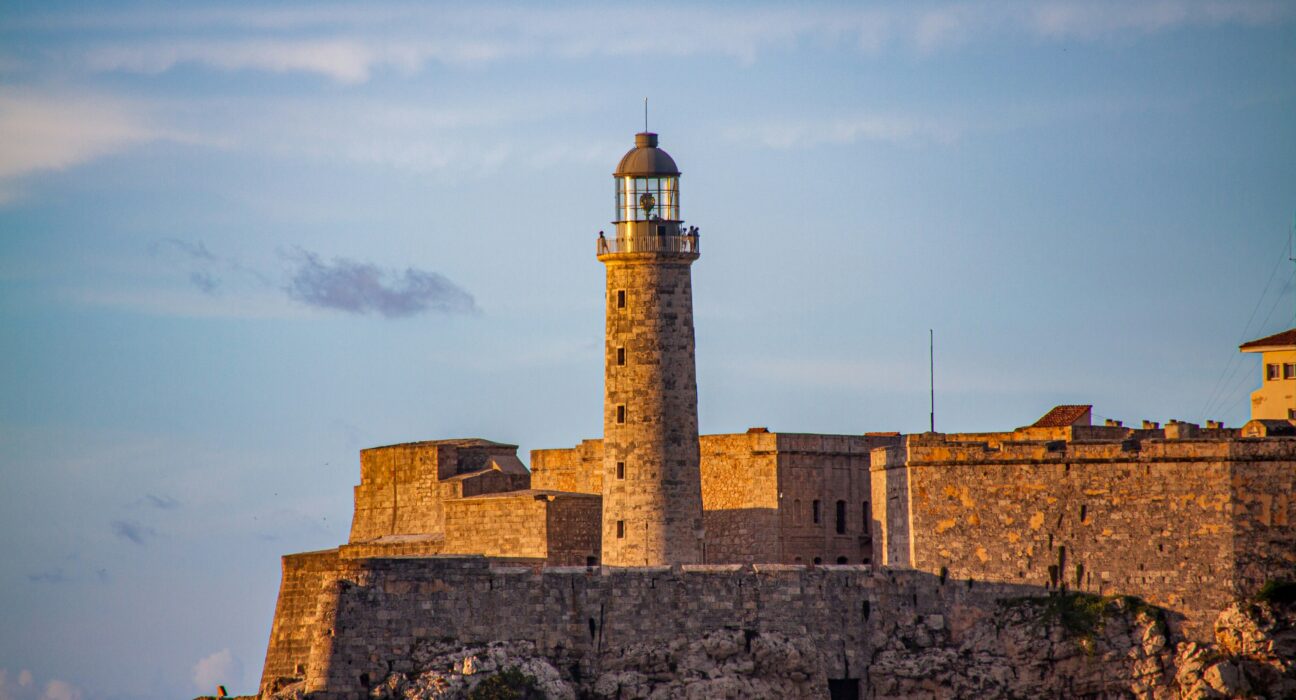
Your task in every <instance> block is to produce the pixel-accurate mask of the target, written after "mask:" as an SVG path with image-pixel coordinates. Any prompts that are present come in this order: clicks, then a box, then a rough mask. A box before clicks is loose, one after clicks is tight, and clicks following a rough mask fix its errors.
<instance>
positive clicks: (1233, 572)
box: [873, 436, 1296, 639]
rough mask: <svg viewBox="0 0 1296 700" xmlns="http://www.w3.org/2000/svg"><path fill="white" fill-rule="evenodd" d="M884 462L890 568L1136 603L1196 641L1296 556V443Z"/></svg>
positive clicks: (935, 451) (1018, 447)
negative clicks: (1161, 612) (1121, 597)
mask: <svg viewBox="0 0 1296 700" xmlns="http://www.w3.org/2000/svg"><path fill="white" fill-rule="evenodd" d="M967 438H968V436H960V439H958V440H944V439H942V438H941V437H940V436H936V437H931V436H911V437H910V438H909V439H908V440H907V444H906V447H905V448H898V449H897V448H893V449H883V450H877V451H875V453H874V460H873V462H874V467H873V468H874V470H875V471H874V477H875V478H874V492H875V496H874V498H875V502H876V499H878V498H885V499H886V501H885V503H883V504H880V505H879V506H878V507H875V508H874V514H875V520H877V521H878V525H879V526H881V527H882V529H884V530H885V532H884V533H883V537H881V538H880V540H879V542H878V547H877V549H878V557H879V560H880V561H881V562H884V563H886V564H888V565H890V566H912V567H914V568H916V569H919V570H922V571H926V572H929V573H932V574H937V575H942V576H947V577H950V578H953V579H958V580H965V579H975V580H977V581H1003V582H1012V583H1020V584H1024V585H1030V586H1041V587H1044V588H1047V589H1059V588H1067V589H1070V590H1078V591H1086V592H1093V593H1098V594H1110V593H1119V594H1128V595H1136V596H1140V597H1142V598H1144V599H1146V600H1147V601H1149V602H1151V603H1153V604H1156V605H1160V606H1163V607H1165V608H1167V609H1169V610H1171V611H1173V612H1174V613H1175V614H1176V616H1177V618H1175V619H1172V624H1175V625H1177V624H1178V623H1180V622H1181V623H1182V624H1183V632H1184V633H1185V634H1186V635H1188V636H1189V637H1192V638H1199V639H1200V638H1206V637H1208V636H1209V634H1210V629H1209V625H1210V623H1211V621H1212V620H1213V619H1214V615H1215V613H1217V612H1218V611H1219V610H1220V609H1222V608H1223V607H1224V606H1225V605H1226V604H1227V603H1228V602H1229V601H1231V600H1232V599H1233V598H1234V597H1235V596H1238V595H1246V594H1248V593H1250V592H1254V590H1255V589H1256V588H1257V587H1258V586H1259V585H1261V584H1263V583H1264V582H1265V581H1267V580H1271V579H1273V578H1279V577H1282V576H1290V575H1291V573H1290V572H1291V571H1292V565H1293V559H1294V558H1296V553H1294V552H1296V548H1294V545H1296V542H1294V539H1296V531H1294V530H1293V528H1292V526H1291V525H1290V523H1291V522H1292V521H1293V518H1296V513H1293V511H1292V509H1293V507H1294V505H1296V504H1294V503H1293V499H1292V498H1291V497H1290V494H1291V493H1292V492H1293V489H1294V488H1296V440H1281V439H1277V440H1275V439H1270V440H1263V441H1262V440H1236V439H1223V440H1221V439H1214V440H1141V441H1138V440H1124V441H1121V442H1093V443H1086V442H1063V441H1050V442H1003V443H1000V444H998V445H992V444H989V443H988V442H986V443H978V442H976V441H972V440H969V439H967Z"/></svg>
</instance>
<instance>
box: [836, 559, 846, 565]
mask: <svg viewBox="0 0 1296 700" xmlns="http://www.w3.org/2000/svg"><path fill="white" fill-rule="evenodd" d="M837 563H838V564H845V563H846V557H837Z"/></svg>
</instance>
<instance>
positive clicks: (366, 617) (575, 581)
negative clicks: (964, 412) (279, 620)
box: [266, 558, 1042, 698]
mask: <svg viewBox="0 0 1296 700" xmlns="http://www.w3.org/2000/svg"><path fill="white" fill-rule="evenodd" d="M1040 593H1042V591H1041V590H1040V589H1038V588H1034V589H1032V588H1029V587H1018V586H1011V585H998V586H994V585H991V586H981V585H977V586H974V587H969V586H965V585H962V584H958V585H954V584H949V585H946V584H945V583H944V582H941V581H939V580H937V579H936V578H935V577H932V576H927V575H925V574H921V573H918V572H887V573H885V574H880V575H875V574H874V573H873V572H871V571H870V570H869V569H868V568H867V567H819V568H805V567H798V566H783V565H758V566H755V567H750V566H748V567H740V566H737V565H731V566H689V567H682V568H681V567H676V568H673V569H672V568H666V567H660V568H625V569H621V568H618V569H613V568H592V569H585V568H579V569H577V568H568V569H546V570H544V571H543V572H541V573H534V572H532V571H530V570H527V569H498V568H496V569H492V568H490V567H489V566H488V565H487V563H486V561H485V560H483V559H481V558H457V559H456V558H415V559H400V558H397V559H364V560H350V561H342V562H340V563H339V566H338V569H337V572H336V574H335V577H334V579H333V580H331V581H329V582H327V583H326V584H325V585H324V586H323V587H322V588H321V589H320V590H319V591H318V603H319V606H318V611H317V613H316V615H315V616H314V617H313V618H311V620H310V621H309V622H308V623H306V624H309V625H310V626H312V627H313V633H314V634H313V644H311V646H310V650H309V652H308V654H307V657H306V659H305V660H304V662H303V661H300V660H297V659H285V660H284V661H283V662H281V663H283V664H287V665H288V666H291V665H292V664H293V663H304V665H305V666H306V673H305V679H306V690H307V691H315V692H320V693H322V695H320V696H316V697H323V698H353V697H354V698H359V697H363V696H364V694H365V692H366V691H367V686H369V685H371V684H374V683H376V682H378V681H379V680H381V679H382V678H384V677H386V676H387V675H388V674H390V673H393V672H395V673H403V672H410V671H414V670H416V669H415V666H414V664H415V659H416V658H417V656H418V654H417V653H416V651H417V650H418V649H419V648H420V647H421V645H429V644H434V643H438V642H444V640H446V639H451V640H454V642H455V643H457V644H461V645H473V644H486V643H490V642H511V641H526V642H530V643H533V644H534V645H535V647H536V650H537V652H538V653H540V654H542V655H544V656H546V657H549V658H551V659H556V660H561V662H562V668H563V670H564V672H566V673H569V674H570V675H571V676H573V677H578V678H579V677H585V678H593V677H596V676H598V675H599V670H600V663H601V659H602V658H604V657H605V656H607V655H609V654H613V655H615V654H616V653H619V651H620V650H625V649H628V648H632V647H634V646H635V645H648V646H650V647H654V648H659V649H666V648H668V647H669V646H670V645H671V644H672V643H676V642H678V640H681V639H683V640H697V639H701V638H703V637H705V636H706V635H708V634H711V633H714V632H721V631H725V630H733V631H742V633H744V634H746V635H748V638H749V639H750V638H751V637H754V636H756V635H758V634H768V633H775V634H780V635H784V636H786V637H788V638H793V639H805V640H808V641H809V642H810V643H811V644H812V647H811V648H813V649H815V650H817V651H818V655H819V657H821V658H820V660H819V661H818V662H817V663H821V664H822V668H820V669H819V671H820V673H821V675H819V676H818V682H819V683H821V684H822V683H823V682H825V679H860V680H861V681H864V682H867V675H868V663H869V659H870V658H871V656H872V646H871V645H872V644H873V643H874V642H873V641H871V640H870V634H871V633H873V632H875V631H876V630H877V629H880V628H881V627H880V625H884V624H888V623H889V624H892V625H894V624H897V623H899V624H904V625H911V624H914V623H915V621H916V620H920V619H921V618H920V617H918V616H919V615H949V614H951V612H953V613H955V614H956V615H957V614H963V613H966V611H967V609H968V608H980V609H982V610H985V611H990V610H992V609H993V606H994V605H995V604H996V601H997V600H998V599H1000V598H1003V597H1011V596H1021V595H1038V594H1040ZM959 611H963V613H960V612H959ZM294 650H295V652H296V653H300V649H299V648H297V647H295V648H294ZM267 669H269V664H267ZM266 678H267V679H270V678H271V675H270V674H269V673H267V676H266ZM817 687H818V688H819V690H820V691H822V690H823V686H822V685H820V686H817Z"/></svg>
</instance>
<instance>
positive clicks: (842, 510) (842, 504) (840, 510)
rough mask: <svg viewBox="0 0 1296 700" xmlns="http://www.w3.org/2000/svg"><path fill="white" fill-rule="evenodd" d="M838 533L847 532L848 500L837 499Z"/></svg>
mask: <svg viewBox="0 0 1296 700" xmlns="http://www.w3.org/2000/svg"><path fill="white" fill-rule="evenodd" d="M837 534H839V535H844V534H846V501H837Z"/></svg>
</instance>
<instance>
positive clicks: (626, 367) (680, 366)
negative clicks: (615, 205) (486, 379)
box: [600, 253, 703, 566]
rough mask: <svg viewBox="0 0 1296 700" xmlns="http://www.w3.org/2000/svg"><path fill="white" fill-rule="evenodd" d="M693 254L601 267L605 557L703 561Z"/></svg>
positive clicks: (628, 562) (630, 562)
mask: <svg viewBox="0 0 1296 700" xmlns="http://www.w3.org/2000/svg"><path fill="white" fill-rule="evenodd" d="M693 257H696V256H681V255H672V254H657V253H624V254H619V253H612V254H606V255H601V256H600V259H601V260H602V261H603V262H604V263H605V264H606V266H607V296H606V301H607V335H606V344H605V347H604V351H605V368H606V369H605V375H604V391H605V394H604V408H603V413H604V415H603V476H602V487H603V561H604V563H606V564H609V565H613V566H638V565H645V564H654V565H655V564H670V563H698V562H701V561H702V547H701V536H702V532H703V530H702V487H701V477H700V475H699V472H698V427H697V420H698V419H697V377H696V371H695V368H694V357H693V353H694V339H693V292H692V282H691V278H690V269H689V268H690V265H691V263H692V258H693Z"/></svg>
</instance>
